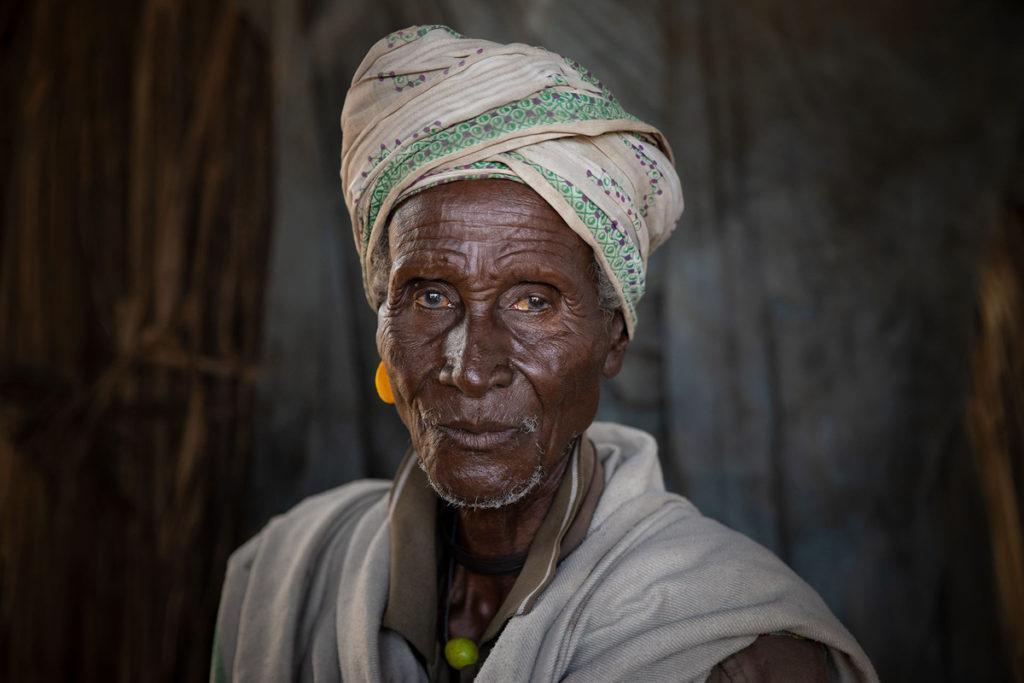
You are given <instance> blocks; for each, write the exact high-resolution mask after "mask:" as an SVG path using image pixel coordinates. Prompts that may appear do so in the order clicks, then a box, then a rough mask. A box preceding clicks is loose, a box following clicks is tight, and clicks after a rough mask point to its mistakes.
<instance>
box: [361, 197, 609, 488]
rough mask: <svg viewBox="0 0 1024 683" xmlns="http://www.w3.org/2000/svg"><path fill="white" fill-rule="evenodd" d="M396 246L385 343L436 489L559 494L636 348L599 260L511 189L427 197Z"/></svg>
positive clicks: (400, 229)
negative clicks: (606, 393) (603, 297)
mask: <svg viewBox="0 0 1024 683" xmlns="http://www.w3.org/2000/svg"><path fill="white" fill-rule="evenodd" d="M389 240H390V251H391V260H392V265H391V274H390V279H389V284H388V295H387V300H386V301H385V302H384V303H383V304H382V305H381V307H380V310H379V312H378V324H377V344H378V348H379V350H380V353H381V357H382V358H383V359H384V363H385V365H386V366H387V369H388V374H389V375H390V377H391V384H392V388H393V389H394V394H395V405H396V407H397V409H398V414H399V415H400V416H401V418H402V421H403V422H404V423H405V425H406V427H407V428H408V429H409V434H410V436H411V437H412V443H413V446H414V448H415V449H416V452H417V453H418V455H419V458H420V464H421V465H422V467H423V469H424V471H425V472H426V473H427V475H428V477H429V479H430V481H431V484H432V485H433V486H434V488H435V490H436V491H437V492H438V493H439V494H440V495H441V496H442V497H444V498H445V499H446V500H448V501H449V502H452V503H454V504H458V505H470V506H475V507H501V506H503V505H507V504H511V503H513V502H516V501H518V500H520V499H523V498H525V497H527V496H529V494H530V493H531V492H532V491H534V490H536V489H537V487H539V486H544V485H545V483H547V484H550V483H551V482H552V480H554V479H555V478H556V477H557V476H560V474H561V471H562V468H561V464H562V462H563V460H564V457H565V455H566V453H567V448H568V446H569V445H570V444H571V443H572V440H573V439H574V438H575V437H576V436H577V435H579V434H581V433H582V432H583V431H584V430H585V429H586V428H587V426H589V424H590V422H591V421H592V420H593V418H594V413H595V412H596V410H597V403H598V396H599V383H600V378H601V376H602V374H604V375H606V376H612V375H614V374H615V373H616V372H618V369H619V367H620V365H621V360H622V354H623V352H624V351H625V347H626V343H627V340H626V336H625V333H624V324H623V322H622V317H621V315H618V314H617V315H615V316H614V317H610V316H609V315H608V314H607V313H605V312H604V311H603V310H602V309H601V308H600V305H599V300H598V293H597V286H596V278H595V275H594V273H593V272H592V270H593V268H592V263H593V255H592V252H591V250H590V248H589V247H588V246H587V245H586V244H585V243H584V242H583V240H582V239H580V237H579V236H577V235H576V234H575V233H573V232H572V231H571V230H570V229H569V228H568V226H566V224H565V223H564V222H563V221H562V219H561V217H560V216H559V215H558V213H557V212H555V210H554V209H552V208H551V207H550V206H549V205H548V204H547V203H546V202H545V201H544V200H543V199H541V197H540V196H539V195H537V194H536V193H535V192H534V191H533V190H531V189H530V188H529V187H527V186H525V185H522V184H519V183H514V182H510V181H501V180H474V181H459V182H454V183H448V184H445V185H440V186H437V187H434V188H431V189H429V190H426V191H424V192H421V193H420V194H417V195H414V196H413V197H411V198H410V199H409V200H407V201H406V202H404V203H403V204H402V205H400V206H399V207H398V209H397V210H396V211H395V212H394V214H393V215H392V219H391V223H390V230H389ZM555 483H557V482H555Z"/></svg>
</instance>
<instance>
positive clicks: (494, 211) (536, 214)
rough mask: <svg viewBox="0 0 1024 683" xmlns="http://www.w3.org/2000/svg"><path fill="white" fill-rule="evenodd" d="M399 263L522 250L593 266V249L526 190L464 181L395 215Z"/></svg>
mask: <svg viewBox="0 0 1024 683" xmlns="http://www.w3.org/2000/svg"><path fill="white" fill-rule="evenodd" d="M389 241H390V246H391V256H392V258H393V259H396V260H404V259H408V258H416V257H424V258H425V257H427V256H428V255H429V254H430V253H434V254H435V255H436V254H439V253H443V254H448V255H458V254H462V255H466V254H469V253H472V252H477V251H480V250H484V251H487V252H489V253H491V254H492V255H497V254H503V255H511V254H514V253H517V252H522V253H523V255H524V256H529V257H533V258H537V259H549V258H551V259H556V260H562V261H564V260H566V259H568V260H569V262H566V263H565V265H566V266H568V267H570V268H571V267H572V266H573V265H575V264H577V263H578V262H579V261H580V260H581V259H582V260H583V261H587V262H589V259H590V258H591V252H590V248H589V247H588V246H587V245H586V243H585V242H583V240H582V239H581V238H580V237H579V235H577V234H576V233H575V232H573V231H572V230H571V229H570V228H569V226H568V225H566V224H565V221H563V220H562V217H561V216H559V214H558V212H557V211H555V210H554V209H553V208H551V206H550V205H549V204H548V203H547V202H545V201H544V199H542V198H541V197H540V195H538V194H537V193H536V192H534V191H533V190H532V189H530V188H529V187H528V186H526V185H523V184H521V183H516V182H512V181H507V180H463V181H457V182H452V183H446V184H444V185H438V186H437V187H433V188H430V189H428V190H425V191H423V192H421V193H419V194H417V195H414V196H412V197H410V198H409V199H408V200H406V201H405V202H403V203H402V204H401V205H400V206H399V207H398V208H397V209H396V210H395V212H394V214H393V215H392V218H391V224H390V226H389Z"/></svg>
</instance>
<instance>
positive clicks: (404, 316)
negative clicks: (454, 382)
mask: <svg viewBox="0 0 1024 683" xmlns="http://www.w3.org/2000/svg"><path fill="white" fill-rule="evenodd" d="M420 327H421V326H417V325H416V324H414V321H412V320H410V315H409V314H408V313H407V312H402V311H399V312H392V311H390V310H387V307H386V306H382V307H381V312H380V313H379V314H378V317H377V350H378V352H379V353H380V357H381V359H382V360H383V361H384V364H385V365H386V366H387V368H388V376H389V378H390V379H391V385H392V388H393V389H394V391H395V400H396V405H398V406H399V409H400V410H401V409H402V408H403V407H407V406H405V405H404V404H405V403H406V402H407V401H409V400H410V399H412V398H413V397H414V396H415V394H416V392H417V390H418V388H419V387H421V386H423V383H424V381H425V379H426V378H427V376H428V375H429V374H430V373H431V372H432V371H435V370H438V369H439V366H438V359H439V358H440V353H439V349H440V348H441V338H440V337H439V336H437V335H431V334H424V330H422V329H420Z"/></svg>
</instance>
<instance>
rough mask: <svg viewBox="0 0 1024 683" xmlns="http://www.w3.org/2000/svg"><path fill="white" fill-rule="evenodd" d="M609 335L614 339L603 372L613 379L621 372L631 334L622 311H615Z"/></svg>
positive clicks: (605, 359)
mask: <svg viewBox="0 0 1024 683" xmlns="http://www.w3.org/2000/svg"><path fill="white" fill-rule="evenodd" d="M608 336H609V338H610V339H611V340H612V342H611V345H610V346H609V347H608V353H607V355H605V357H604V367H603V368H602V369H601V372H602V374H603V375H604V376H605V377H607V378H608V379H611V378H612V377H615V376H616V375H617V374H619V370H621V369H622V359H623V358H624V357H625V355H626V348H627V347H628V346H629V335H628V334H627V333H626V320H625V318H623V317H622V311H616V312H615V318H614V319H613V320H612V321H611V324H610V329H609V330H608Z"/></svg>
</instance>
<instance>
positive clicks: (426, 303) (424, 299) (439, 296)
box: [416, 289, 454, 310]
mask: <svg viewBox="0 0 1024 683" xmlns="http://www.w3.org/2000/svg"><path fill="white" fill-rule="evenodd" d="M416 305H417V306H419V307H420V308H428V309H431V310H436V309H440V308H454V306H453V304H452V302H451V300H450V299H449V298H448V297H447V296H445V295H444V293H443V292H440V291H438V290H436V289H424V290H423V291H422V292H420V293H419V294H417V295H416Z"/></svg>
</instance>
